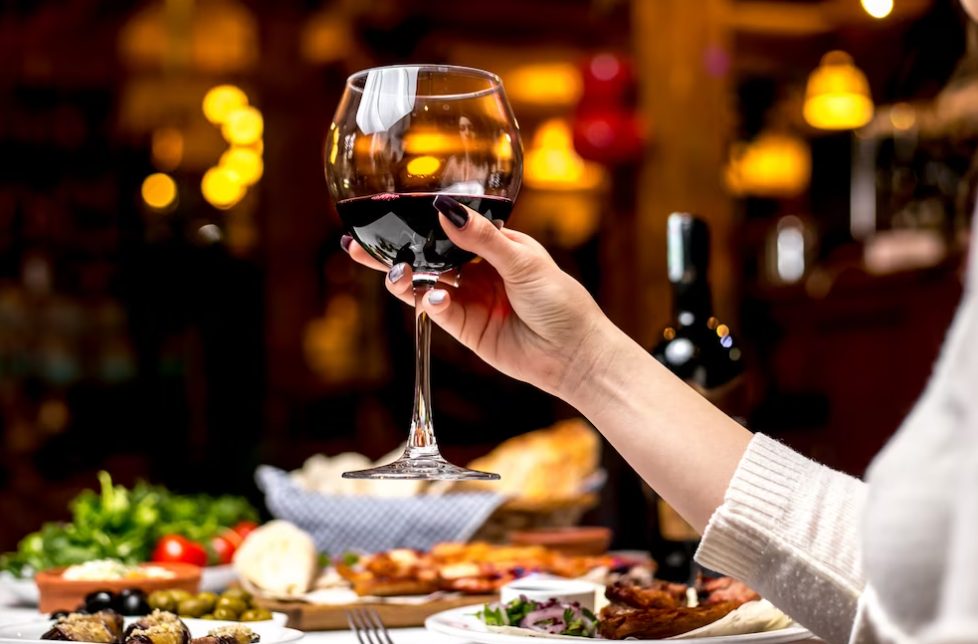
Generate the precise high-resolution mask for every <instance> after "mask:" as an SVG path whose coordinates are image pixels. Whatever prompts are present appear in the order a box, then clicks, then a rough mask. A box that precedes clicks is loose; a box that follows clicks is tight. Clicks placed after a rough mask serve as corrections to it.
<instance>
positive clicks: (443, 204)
mask: <svg viewBox="0 0 978 644" xmlns="http://www.w3.org/2000/svg"><path fill="white" fill-rule="evenodd" d="M435 208H437V209H438V212H440V213H441V214H443V215H445V216H446V217H448V221H450V222H452V225H453V226H455V227H456V228H458V229H459V230H461V229H463V228H465V224H467V223H469V211H468V210H466V209H465V206H463V205H462V204H460V203H459V202H457V201H455V200H454V199H452V198H451V197H449V196H448V195H438V196H437V197H435Z"/></svg>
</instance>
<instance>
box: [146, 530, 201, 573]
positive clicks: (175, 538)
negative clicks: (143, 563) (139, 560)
mask: <svg viewBox="0 0 978 644" xmlns="http://www.w3.org/2000/svg"><path fill="white" fill-rule="evenodd" d="M152 560H153V561H161V562H169V563H188V564H193V565H195V566H202V567H203V566H206V565H207V550H205V549H204V546H202V545H200V544H199V543H194V542H193V541H191V540H189V539H187V538H186V537H182V536H180V535H178V534H170V535H167V536H165V537H163V538H162V539H160V540H159V541H158V542H157V544H156V550H154V551H153V557H152Z"/></svg>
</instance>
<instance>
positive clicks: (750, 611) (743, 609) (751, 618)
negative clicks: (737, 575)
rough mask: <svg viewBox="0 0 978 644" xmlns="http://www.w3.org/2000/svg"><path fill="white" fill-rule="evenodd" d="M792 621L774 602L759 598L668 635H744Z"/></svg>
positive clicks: (780, 626)
mask: <svg viewBox="0 0 978 644" xmlns="http://www.w3.org/2000/svg"><path fill="white" fill-rule="evenodd" d="M793 623H794V622H793V621H792V619H791V618H790V617H788V616H787V615H785V614H784V613H782V612H781V611H780V610H778V609H777V608H775V607H774V604H772V603H771V602H769V601H767V600H766V599H761V600H759V601H752V602H747V603H746V604H742V605H741V606H740V607H739V608H737V609H736V610H734V611H731V612H729V613H727V614H726V615H724V616H723V617H721V618H720V619H718V620H717V621H715V622H713V623H712V624H707V625H706V626H701V627H700V628H695V629H693V630H691V631H688V632H686V633H683V634H681V635H675V636H673V637H670V638H669V639H671V640H683V639H692V638H695V637H723V636H729V635H746V634H747V633H766V632H767V631H779V630H781V629H782V628H788V627H789V626H791V625H792V624H793Z"/></svg>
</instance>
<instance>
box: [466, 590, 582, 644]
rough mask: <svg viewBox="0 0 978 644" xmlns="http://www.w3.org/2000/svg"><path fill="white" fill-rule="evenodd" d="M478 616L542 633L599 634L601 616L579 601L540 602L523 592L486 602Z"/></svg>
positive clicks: (488, 623)
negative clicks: (506, 602)
mask: <svg viewBox="0 0 978 644" xmlns="http://www.w3.org/2000/svg"><path fill="white" fill-rule="evenodd" d="M475 616H476V617H477V618H478V619H480V620H481V621H482V622H483V623H485V624H486V626H515V627H519V628H528V629H530V630H532V631H536V632H539V633H549V634H553V635H573V636H577V637H595V634H596V632H597V626H598V618H597V617H595V616H594V613H592V612H591V611H589V610H588V609H587V608H584V607H583V606H581V605H580V604H578V603H577V602H574V603H567V602H560V601H558V600H556V599H551V600H550V601H548V602H544V603H540V602H536V601H533V600H532V599H527V598H526V596H524V595H521V596H520V598H519V599H514V600H513V601H511V602H509V603H508V604H502V603H500V602H493V603H491V604H486V605H485V606H484V607H483V609H482V610H480V611H479V612H477V613H476V614H475Z"/></svg>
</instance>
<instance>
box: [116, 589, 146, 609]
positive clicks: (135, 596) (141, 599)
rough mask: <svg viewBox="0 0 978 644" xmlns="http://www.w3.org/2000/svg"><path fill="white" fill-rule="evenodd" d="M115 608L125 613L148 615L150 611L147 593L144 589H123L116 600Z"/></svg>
mask: <svg viewBox="0 0 978 644" xmlns="http://www.w3.org/2000/svg"><path fill="white" fill-rule="evenodd" d="M115 609H116V610H117V611H118V612H120V613H122V614H123V615H148V614H149V612H150V608H149V603H148V602H147V601H146V594H145V593H143V592H142V591H136V592H130V593H126V591H122V593H120V594H119V597H118V598H116V600H115Z"/></svg>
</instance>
